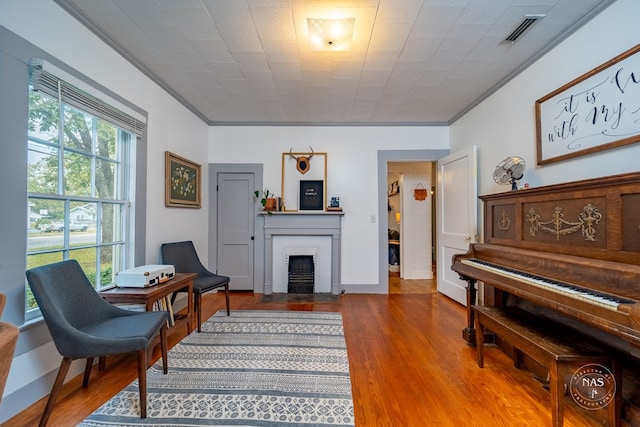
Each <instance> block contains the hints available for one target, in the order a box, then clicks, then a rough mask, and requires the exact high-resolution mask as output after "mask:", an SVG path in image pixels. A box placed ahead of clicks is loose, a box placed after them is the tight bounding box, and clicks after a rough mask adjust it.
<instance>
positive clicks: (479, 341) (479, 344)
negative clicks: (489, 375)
mask: <svg viewBox="0 0 640 427" xmlns="http://www.w3.org/2000/svg"><path fill="white" fill-rule="evenodd" d="M474 318H475V321H476V325H478V331H477V333H476V350H477V351H478V367H480V368H484V326H482V322H480V313H478V312H477V311H476V312H475V316H474Z"/></svg>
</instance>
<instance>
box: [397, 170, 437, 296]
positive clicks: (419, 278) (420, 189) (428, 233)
mask: <svg viewBox="0 0 640 427" xmlns="http://www.w3.org/2000/svg"><path fill="white" fill-rule="evenodd" d="M435 173H436V164H435V163H434V162H431V161H390V162H388V163H387V216H386V219H387V229H388V233H387V238H388V239H387V240H388V253H389V257H388V258H389V259H388V284H389V288H388V292H389V293H390V294H406V293H435V292H437V283H436V277H437V276H436V274H435V271H434V270H435V266H436V263H435V253H436V251H435V249H434V248H435V247H436V242H435V237H434V236H435V233H434V230H435V212H436V211H435V201H434V200H435V199H434V196H435V182H436V177H435Z"/></svg>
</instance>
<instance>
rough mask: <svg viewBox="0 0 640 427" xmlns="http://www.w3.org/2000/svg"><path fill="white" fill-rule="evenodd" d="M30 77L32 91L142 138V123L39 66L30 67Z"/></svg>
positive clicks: (143, 124)
mask: <svg viewBox="0 0 640 427" xmlns="http://www.w3.org/2000/svg"><path fill="white" fill-rule="evenodd" d="M30 76H31V85H32V86H33V90H36V91H40V92H43V93H46V94H47V95H50V96H52V97H55V98H56V99H59V100H60V101H62V102H65V103H67V104H69V105H72V106H74V107H76V108H79V109H80V110H83V111H86V112H87V113H90V114H93V115H95V116H96V117H99V118H101V119H104V120H106V121H108V122H110V123H112V124H114V125H116V126H118V127H120V128H122V129H125V130H127V131H129V132H132V133H134V134H136V135H137V136H142V134H143V131H144V127H145V123H144V122H143V121H141V120H138V119H137V118H135V117H133V116H131V115H130V114H127V113H125V112H123V111H121V110H120V109H118V108H116V107H113V106H111V105H110V104H109V103H107V102H104V101H102V100H100V99H98V98H97V97H95V96H93V95H91V94H89V93H87V92H85V91H83V90H82V89H79V88H77V87H76V86H74V85H72V84H70V83H68V82H66V81H64V80H62V79H60V78H59V77H57V76H55V75H53V74H51V73H50V72H48V71H46V70H44V69H43V68H42V66H41V65H31V67H30Z"/></svg>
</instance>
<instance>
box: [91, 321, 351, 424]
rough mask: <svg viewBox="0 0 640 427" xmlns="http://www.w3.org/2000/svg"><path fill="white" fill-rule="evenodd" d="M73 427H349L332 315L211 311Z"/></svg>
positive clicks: (344, 365)
mask: <svg viewBox="0 0 640 427" xmlns="http://www.w3.org/2000/svg"><path fill="white" fill-rule="evenodd" d="M147 394H148V398H147V418H145V419H141V418H140V415H139V414H140V412H139V404H138V384H137V380H136V381H134V382H132V383H131V384H130V385H129V386H127V387H126V388H125V389H124V390H122V391H121V392H120V393H118V394H117V395H116V396H114V397H113V398H112V399H111V400H109V401H108V402H107V403H105V404H104V405H103V406H101V407H100V408H98V409H97V410H96V411H95V412H94V413H93V414H92V415H91V416H89V417H88V418H87V419H85V420H84V421H83V422H82V423H81V424H79V425H80V426H83V427H98V426H123V427H125V426H202V425H206V426H267V427H268V426H288V425H292V426H353V425H354V424H355V423H354V417H353V402H352V399H351V382H350V379H349V362H348V359H347V351H346V344H345V340H344V332H343V328H342V316H341V314H340V313H323V312H308V311H305V312H302V311H232V312H231V316H229V317H227V316H226V312H223V311H219V312H217V313H216V314H215V315H214V316H213V317H211V318H210V319H209V320H207V321H206V322H204V323H203V324H202V333H197V332H193V333H191V334H190V335H189V336H187V337H186V338H185V339H184V340H182V341H181V342H180V343H179V344H178V345H176V346H175V347H174V348H172V349H171V350H170V351H169V373H168V374H167V375H163V374H162V364H161V362H160V361H159V362H158V363H156V364H155V365H154V366H153V367H151V368H150V369H149V371H148V372H147Z"/></svg>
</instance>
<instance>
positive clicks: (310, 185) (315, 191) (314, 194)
mask: <svg viewBox="0 0 640 427" xmlns="http://www.w3.org/2000/svg"><path fill="white" fill-rule="evenodd" d="M300 210H301V211H322V210H324V181H322V180H313V181H300Z"/></svg>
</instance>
